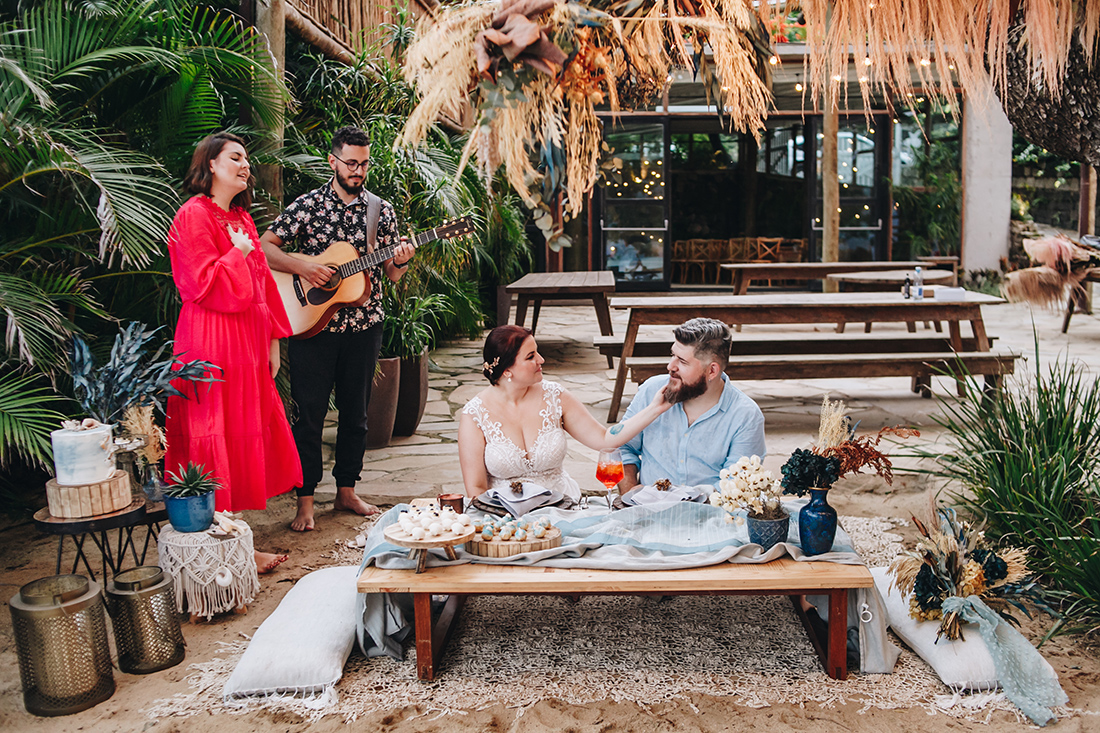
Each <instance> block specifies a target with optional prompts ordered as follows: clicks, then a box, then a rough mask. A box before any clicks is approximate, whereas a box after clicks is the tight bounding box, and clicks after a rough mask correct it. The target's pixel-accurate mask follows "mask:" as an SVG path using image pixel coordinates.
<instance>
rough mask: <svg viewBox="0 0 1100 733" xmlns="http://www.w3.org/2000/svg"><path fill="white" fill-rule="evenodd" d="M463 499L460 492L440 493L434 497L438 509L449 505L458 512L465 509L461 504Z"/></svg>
mask: <svg viewBox="0 0 1100 733" xmlns="http://www.w3.org/2000/svg"><path fill="white" fill-rule="evenodd" d="M464 500H465V497H464V496H463V495H462V494H440V495H439V496H437V497H436V501H438V502H439V508H440V509H443V508H446V507H450V508H451V509H454V510H455V511H456V512H458V513H459V514H461V513H462V512H464V511H465V510H466V507H465V506H464V505H463V501H464Z"/></svg>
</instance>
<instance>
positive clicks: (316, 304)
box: [271, 217, 474, 338]
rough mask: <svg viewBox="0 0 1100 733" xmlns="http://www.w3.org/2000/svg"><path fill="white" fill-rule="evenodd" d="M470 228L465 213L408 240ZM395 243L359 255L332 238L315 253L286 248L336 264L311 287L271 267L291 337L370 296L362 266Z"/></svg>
mask: <svg viewBox="0 0 1100 733" xmlns="http://www.w3.org/2000/svg"><path fill="white" fill-rule="evenodd" d="M473 230H474V227H473V224H472V223H471V221H470V218H469V217H462V218H461V219H456V220H455V221H451V222H447V223H446V224H444V225H442V226H439V227H436V228H435V229H429V230H427V231H425V232H421V233H419V234H417V235H415V236H413V238H412V239H411V241H410V244H412V246H413V247H420V246H421V245H424V244H427V243H428V242H434V241H435V240H437V239H453V238H455V237H460V236H462V235H464V234H469V233H471V232H472V231H473ZM397 246H398V245H396V244H394V245H391V246H389V247H383V248H382V249H378V250H375V251H374V252H371V253H370V254H366V255H363V256H359V250H357V249H355V247H354V246H353V245H352V244H350V243H348V242H333V243H332V244H331V245H329V247H328V249H326V250H325V251H324V252H322V253H321V254H319V255H312V256H311V255H304V254H300V253H297V252H288V254H289V255H290V256H291V257H297V258H298V259H300V260H306V261H308V262H314V263H318V264H322V265H328V266H329V267H334V268H336V271H335V272H333V273H332V277H330V278H329V280H328V282H327V283H325V284H324V285H322V286H321V287H319V288H315V287H313V286H312V285H310V284H309V283H307V282H306V281H305V280H303V279H302V278H301V276H299V275H292V274H290V273H289V272H278V271H276V270H272V271H271V274H272V275H273V276H274V277H275V284H276V285H277V286H278V288H279V295H280V296H281V297H282V299H283V306H284V307H285V308H286V315H287V318H288V319H290V329H291V332H292V338H309V337H310V336H313V335H316V334H317V333H319V332H320V330H321V329H322V328H324V327H325V326H326V325H328V322H329V321H330V320H331V319H332V316H333V315H334V314H335V313H336V311H338V310H340V309H341V308H346V307H348V306H356V305H363V304H364V303H366V302H367V300H368V299H369V298H370V293H371V284H370V276H369V275H368V274H367V272H366V270H367V269H368V268H371V267H374V266H375V265H377V264H380V263H382V262H385V261H386V260H388V259H390V258H391V257H393V253H394V252H395V251H397Z"/></svg>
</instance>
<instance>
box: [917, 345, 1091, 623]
mask: <svg viewBox="0 0 1100 733" xmlns="http://www.w3.org/2000/svg"><path fill="white" fill-rule="evenodd" d="M1034 361H1035V363H1034V364H1033V365H1032V369H1033V370H1034V374H1033V375H1031V376H1030V377H1028V378H1019V379H1015V380H1010V381H1008V383H1007V384H1006V385H1005V386H1004V388H1003V389H1002V390H1001V392H1000V394H999V396H997V397H991V396H990V395H987V394H986V393H985V392H984V391H983V390H982V389H980V387H979V386H978V385H977V383H976V381H975V380H974V379H972V378H969V375H965V374H963V375H962V376H964V379H963V381H962V384H963V385H964V394H963V395H962V396H961V397H960V398H959V399H958V400H957V401H953V400H952V401H947V400H943V401H942V402H941V407H942V410H943V412H942V415H940V416H938V417H936V418H935V419H936V422H937V423H938V424H940V425H941V426H942V427H943V428H944V429H945V430H946V431H947V436H948V441H947V446H946V448H945V449H943V450H937V451H932V450H920V451H917V455H918V456H920V457H923V458H930V459H933V460H934V461H935V468H933V469H931V470H929V472H930V473H932V474H933V475H935V476H938V477H940V478H943V479H947V480H949V481H951V482H954V483H953V484H951V485H952V486H953V487H954V488H953V492H954V493H955V498H956V499H957V500H958V501H959V502H960V503H961V504H962V505H963V506H966V507H968V508H969V510H971V511H972V512H973V513H975V514H976V515H977V516H979V517H980V518H982V519H983V521H985V522H986V523H987V525H988V529H987V531H988V532H989V533H990V534H991V536H993V537H996V538H1002V539H1004V540H1005V541H1006V542H1008V543H1009V544H1013V545H1016V546H1019V547H1027V548H1029V550H1030V560H1029V562H1030V564H1031V567H1032V568H1033V569H1034V570H1036V571H1038V572H1040V573H1041V574H1042V575H1043V576H1044V584H1045V585H1047V586H1048V587H1049V588H1051V589H1052V591H1050V593H1051V594H1053V595H1054V596H1060V597H1061V599H1062V601H1063V608H1062V613H1063V615H1064V616H1065V617H1066V618H1068V619H1073V618H1076V619H1078V621H1079V622H1083V621H1082V619H1083V618H1091V619H1093V623H1095V622H1096V621H1097V620H1100V382H1098V381H1097V380H1096V378H1095V376H1094V375H1092V374H1090V373H1089V371H1088V370H1087V368H1086V367H1085V366H1084V365H1082V364H1079V363H1074V362H1071V361H1069V360H1064V359H1059V360H1058V361H1055V362H1054V363H1053V364H1051V365H1049V367H1048V368H1047V369H1045V370H1041V369H1040V363H1039V356H1038V342H1036V352H1035V360H1034Z"/></svg>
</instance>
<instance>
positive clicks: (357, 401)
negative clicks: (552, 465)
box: [260, 127, 415, 532]
mask: <svg viewBox="0 0 1100 733" xmlns="http://www.w3.org/2000/svg"><path fill="white" fill-rule="evenodd" d="M369 159H370V138H369V137H368V136H367V134H366V133H365V132H363V131H362V130H360V129H358V128H355V127H343V128H341V129H339V130H337V131H336V133H335V134H334V135H333V136H332V152H331V153H330V154H329V156H328V163H329V165H330V166H331V167H332V170H333V173H334V176H333V178H332V179H331V180H330V181H329V182H328V183H326V184H325V185H323V186H321V187H320V188H317V189H314V190H313V191H310V192H309V193H306V194H303V195H302V196H299V197H298V198H297V199H295V200H294V201H293V202H292V203H291V204H290V205H289V206H288V207H287V208H286V210H284V211H283V213H282V214H280V215H279V218H278V219H276V220H275V222H274V223H273V224H272V225H271V228H270V229H268V230H267V231H266V232H265V233H264V235H263V237H261V240H260V241H261V244H262V245H263V250H264V254H265V255H266V256H267V261H268V264H269V265H270V266H271V269H272V270H277V271H280V272H287V273H292V274H295V275H298V276H299V277H300V279H301V280H304V281H305V282H307V283H309V285H310V286H313V287H322V286H324V285H325V283H326V282H328V281H329V278H330V277H331V276H332V275H333V272H334V270H333V268H331V267H328V266H327V265H323V264H320V263H318V262H316V261H307V260H303V259H299V258H296V257H292V256H290V255H289V254H287V253H286V252H284V251H283V245H284V244H285V243H286V242H290V241H293V242H295V243H296V244H297V246H298V251H299V252H301V253H302V254H306V255H320V254H321V253H322V252H324V251H325V250H326V248H328V246H329V245H330V244H332V243H333V242H336V241H346V242H350V243H351V244H352V245H353V246H354V247H355V248H356V249H357V250H358V251H359V253H360V254H361V255H366V254H368V253H369V252H370V251H371V249H372V247H371V246H370V240H371V239H372V238H373V237H371V233H370V230H371V228H372V224H374V225H376V231H377V234H376V238H375V242H374V248H375V249H380V248H382V247H386V246H391V245H396V249H395V251H394V255H393V257H392V258H390V259H388V260H386V261H385V262H383V263H382V264H381V265H375V266H373V267H370V268H368V269H367V270H366V271H365V272H363V273H362V275H363V276H364V277H369V278H370V294H369V296H368V297H367V298H366V300H365V302H364V303H362V305H353V306H350V307H346V308H341V309H340V310H337V311H336V312H335V314H334V315H333V316H332V320H330V321H329V323H328V325H327V326H325V327H324V329H323V330H321V331H320V332H319V333H317V334H316V335H314V336H311V337H309V338H302V339H291V340H290V342H289V363H290V385H291V396H292V397H293V399H294V402H295V404H296V405H297V412H298V414H297V420H296V421H295V422H294V425H293V428H292V429H293V433H294V442H295V444H296V445H297V447H298V455H299V457H300V458H301V461H302V476H303V480H302V484H303V485H302V486H301V487H299V488H298V489H297V494H298V513H297V516H295V517H294V521H293V522H291V524H290V526H291V528H292V529H294V530H297V531H299V532H306V531H309V530H311V529H313V527H314V518H313V492H314V489H315V488H316V486H317V484H318V483H319V482H320V481H321V478H322V474H323V467H322V458H321V433H322V430H323V428H324V421H325V415H326V413H327V412H328V402H329V395H330V394H332V390H333V387H335V388H336V409H337V411H338V413H339V422H338V424H337V431H336V465H335V467H334V468H333V472H332V473H333V478H334V479H335V481H336V502H335V508H336V509H342V510H345V511H351V512H355V513H356V514H364V515H365V514H373V513H375V512H377V511H378V509H377V508H376V507H374V506H372V505H371V504H368V503H367V502H365V501H363V500H362V499H360V498H359V497H358V496H357V495H356V493H355V483H356V482H357V481H358V480H359V478H360V472H361V471H362V469H363V453H364V451H365V450H366V440H367V403H368V402H369V401H370V393H371V382H372V380H373V378H374V371H375V365H376V364H377V362H378V350H379V348H380V346H381V343H382V317H383V312H382V277H383V276H385V277H388V278H389V279H390V280H391V281H393V282H397V281H398V280H400V279H401V276H402V275H404V274H405V270H406V268H407V267H408V264H409V260H410V259H412V256H413V253H414V252H415V249H414V247H413V246H412V245H411V244H409V243H408V242H406V241H403V240H402V239H401V237H400V235H399V234H398V229H397V217H396V215H395V213H394V209H393V206H392V205H391V204H390V203H389V202H388V201H382V200H381V199H379V198H378V197H377V196H374V195H373V194H371V193H370V192H368V191H366V190H365V189H364V188H363V181H364V179H365V178H366V174H367V164H368V162H369Z"/></svg>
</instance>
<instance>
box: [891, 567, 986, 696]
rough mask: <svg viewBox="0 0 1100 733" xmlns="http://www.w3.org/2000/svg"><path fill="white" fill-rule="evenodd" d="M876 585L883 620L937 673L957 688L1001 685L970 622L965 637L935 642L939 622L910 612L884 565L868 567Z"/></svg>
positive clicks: (973, 688) (966, 688) (964, 628)
mask: <svg viewBox="0 0 1100 733" xmlns="http://www.w3.org/2000/svg"><path fill="white" fill-rule="evenodd" d="M871 575H873V576H874V578H875V587H876V588H878V592H879V595H881V596H882V601H883V604H884V605H885V606H886V621H887V623H888V624H889V626H890V628H892V629H893V630H894V633H895V634H897V635H898V636H899V637H900V638H901V640H902V641H904V642H905V643H906V645H908V647H909V648H910V649H912V650H913V651H914V652H916V653H917V654H918V655H919V656H920V658H921V659H923V660H924V661H926V662H928V665H929V666H930V667H932V669H933V670H934V671H935V673H936V675H937V676H938V677H939V678H940V679H941V680H943V683H944V684H945V685H948V686H950V687H952V688H954V689H956V690H994V689H996V688H998V687H1000V682H999V681H998V680H997V672H996V670H995V669H994V668H993V657H991V656H990V655H989V649H988V648H987V647H986V645H985V640H984V639H982V635H981V634H979V633H978V627H977V626H975V625H973V624H964V625H963V635H964V636H965V637H966V640H965V641H963V640H962V639H959V640H957V641H948V640H947V638H946V637H941V638H940V641H939V643H936V631H937V630H939V627H940V622H939V621H918V620H916V619H915V618H913V617H912V616H910V615H909V597H908V596H904V597H903V596H902V595H901V593H899V592H898V589H897V588H893V587H891V584H892V582H893V580H894V576H893V575H892V574H891V573H890V571H889V570H888V569H887V568H871Z"/></svg>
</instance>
